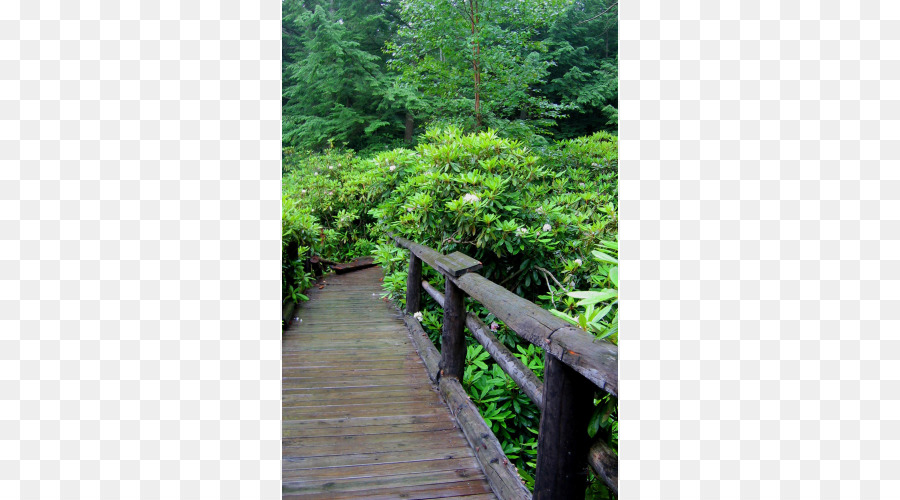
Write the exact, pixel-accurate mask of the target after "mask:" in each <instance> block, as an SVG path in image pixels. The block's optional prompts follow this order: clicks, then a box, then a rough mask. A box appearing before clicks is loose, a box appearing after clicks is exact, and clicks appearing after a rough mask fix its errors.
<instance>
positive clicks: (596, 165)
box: [591, 163, 600, 167]
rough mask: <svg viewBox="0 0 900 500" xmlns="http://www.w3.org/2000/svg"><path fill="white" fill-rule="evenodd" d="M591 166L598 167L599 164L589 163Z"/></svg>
mask: <svg viewBox="0 0 900 500" xmlns="http://www.w3.org/2000/svg"><path fill="white" fill-rule="evenodd" d="M591 166H592V167H599V166H600V165H598V164H597V163H591Z"/></svg>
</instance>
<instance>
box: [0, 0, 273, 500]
mask: <svg viewBox="0 0 900 500" xmlns="http://www.w3.org/2000/svg"><path fill="white" fill-rule="evenodd" d="M280 11H281V4H280V2H278V1H275V0H266V1H264V2H262V3H261V5H260V3H259V2H240V1H237V0H232V1H227V2H181V1H178V0H166V1H163V2H157V1H146V2H119V1H116V0H103V1H96V0H94V1H91V0H85V1H80V2H73V1H43V0H41V1H34V0H22V1H12V0H11V1H5V2H3V5H2V7H0V75H2V79H0V498H4V499H7V498H8V499H41V500H43V499H53V498H67V499H70V498H83V499H101V498H102V499H132V498H144V499H152V498H165V499H176V498H184V499H190V498H203V499H224V498H235V499H237V498H240V499H252V498H277V497H278V496H279V495H280V458H281V452H280V437H281V435H280V434H281V433H280V417H281V411H280V373H279V372H280V359H279V358H280V342H279V339H280V328H279V324H280V321H279V318H280V307H279V298H280V286H281V285H280V279H279V277H280V271H279V256H280V245H279V241H280V199H281V198H280V170H281V169H280V154H279V152H280V133H281V116H280V94H281V85H280V77H281V71H280V58H281V44H280V14H281V12H280Z"/></svg>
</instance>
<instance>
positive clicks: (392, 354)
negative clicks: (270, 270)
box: [282, 267, 496, 500]
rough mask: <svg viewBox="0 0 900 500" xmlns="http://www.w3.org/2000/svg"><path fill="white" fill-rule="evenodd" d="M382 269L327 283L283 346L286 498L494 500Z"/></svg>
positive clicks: (312, 298)
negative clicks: (391, 301)
mask: <svg viewBox="0 0 900 500" xmlns="http://www.w3.org/2000/svg"><path fill="white" fill-rule="evenodd" d="M381 276H382V274H381V269H380V268H377V267H376V268H370V269H366V270H362V271H356V272H352V273H349V274H344V275H340V276H335V275H331V276H328V277H326V278H325V282H326V283H327V284H326V285H325V287H324V288H323V289H319V288H318V287H317V286H316V287H313V289H312V290H310V293H309V297H310V301H309V302H306V303H304V304H303V305H302V306H301V307H299V308H298V312H297V313H295V314H294V315H295V316H297V317H299V318H300V319H299V320H297V321H294V323H293V324H292V325H291V327H290V328H289V329H288V330H287V332H285V335H284V340H283V342H282V362H283V364H282V422H283V423H282V492H283V497H284V498H291V499H294V498H298V499H299V498H322V499H328V500H338V499H343V498H366V499H381V498H407V499H427V498H445V499H449V498H464V499H466V500H476V499H487V498H491V499H493V498H496V497H495V496H494V494H493V493H492V492H491V488H490V486H489V485H488V482H487V480H486V479H485V476H484V474H483V472H482V470H481V468H480V466H479V463H478V461H477V460H476V458H475V454H474V453H473V452H472V449H471V448H470V447H469V444H468V442H467V441H466V438H465V436H463V434H462V432H460V430H459V428H458V427H457V425H456V422H455V421H454V419H453V417H452V416H451V414H450V411H449V409H448V408H447V406H446V404H445V403H444V402H443V400H442V399H441V396H440V393H438V392H437V390H435V389H434V388H433V386H432V384H431V382H430V380H429V378H428V375H427V374H426V371H425V366H424V364H423V363H422V360H421V358H420V357H419V355H418V354H417V353H416V350H415V348H414V346H413V344H412V342H411V340H410V337H409V333H408V331H407V328H406V325H405V324H404V323H403V320H402V317H401V316H400V314H399V313H398V312H397V311H396V310H395V309H394V308H392V307H391V306H390V305H388V304H387V303H386V302H384V301H383V300H382V299H381V293H382V289H381V281H380V280H381Z"/></svg>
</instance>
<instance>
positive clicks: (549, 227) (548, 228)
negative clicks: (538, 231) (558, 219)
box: [544, 224, 553, 231]
mask: <svg viewBox="0 0 900 500" xmlns="http://www.w3.org/2000/svg"><path fill="white" fill-rule="evenodd" d="M551 229H553V228H552V227H551V226H550V224H544V231H549V230H551Z"/></svg>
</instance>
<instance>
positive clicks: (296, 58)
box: [282, 0, 404, 149]
mask: <svg viewBox="0 0 900 500" xmlns="http://www.w3.org/2000/svg"><path fill="white" fill-rule="evenodd" d="M324 4H326V2H302V1H300V0H285V2H283V4H282V9H283V10H282V13H283V20H282V33H283V37H282V52H283V56H282V57H283V65H282V88H283V96H282V141H283V143H284V144H285V145H290V146H295V147H300V148H304V149H322V148H325V147H329V146H331V145H334V146H343V147H349V148H353V149H363V148H366V147H368V146H370V145H372V144H374V143H384V142H390V141H391V140H392V139H393V138H395V137H397V136H398V135H400V136H402V134H403V126H404V112H403V109H402V107H400V106H397V105H396V100H394V99H392V98H391V97H390V96H386V93H387V91H388V89H389V88H390V87H391V85H392V83H391V77H390V75H388V74H387V73H386V71H385V61H384V60H383V55H382V53H381V48H382V47H383V46H384V43H385V41H386V40H387V39H388V38H389V37H390V36H392V31H393V30H392V27H391V23H390V22H387V21H386V20H385V17H384V13H383V12H379V11H378V10H379V9H374V10H373V9H372V8H371V7H372V5H373V3H372V2H365V1H360V0H356V1H353V2H349V1H347V2H327V5H324ZM374 5H375V6H381V5H384V4H379V3H375V4H374ZM380 10H382V11H383V8H381V9H380Z"/></svg>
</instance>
